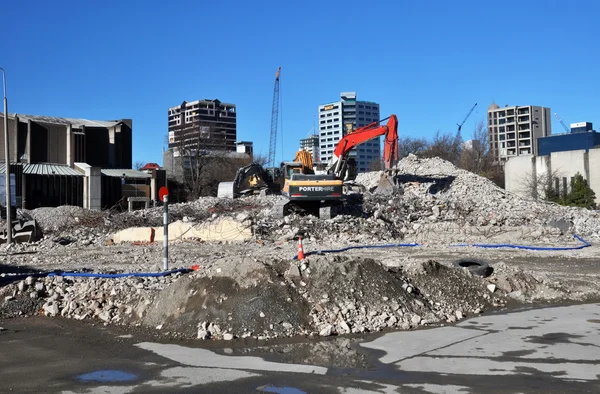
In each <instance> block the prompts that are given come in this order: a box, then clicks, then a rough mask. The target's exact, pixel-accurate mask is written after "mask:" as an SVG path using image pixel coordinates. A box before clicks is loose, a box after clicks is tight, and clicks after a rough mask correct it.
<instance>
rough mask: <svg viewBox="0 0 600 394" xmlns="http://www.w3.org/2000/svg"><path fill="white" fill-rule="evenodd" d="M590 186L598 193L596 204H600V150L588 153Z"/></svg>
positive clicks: (591, 150)
mask: <svg viewBox="0 0 600 394" xmlns="http://www.w3.org/2000/svg"><path fill="white" fill-rule="evenodd" d="M588 164H589V165H588V168H589V179H588V184H589V185H590V188H592V190H593V191H594V192H596V203H598V204H600V149H590V150H589V151H588Z"/></svg>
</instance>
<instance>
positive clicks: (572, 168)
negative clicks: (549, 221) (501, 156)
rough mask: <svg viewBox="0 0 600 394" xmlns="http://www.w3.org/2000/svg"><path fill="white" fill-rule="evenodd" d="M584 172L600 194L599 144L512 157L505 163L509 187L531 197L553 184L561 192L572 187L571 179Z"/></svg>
mask: <svg viewBox="0 0 600 394" xmlns="http://www.w3.org/2000/svg"><path fill="white" fill-rule="evenodd" d="M577 173H579V174H581V175H582V176H583V178H584V179H585V180H586V181H587V183H588V185H589V187H590V188H591V189H592V190H593V191H594V192H595V193H596V196H600V148H594V149H580V150H569V151H561V152H552V153H550V154H549V155H546V156H534V155H529V156H525V155H523V156H519V157H512V158H510V159H509V160H508V161H507V162H506V164H505V166H504V180H505V182H504V183H505V188H506V190H507V191H509V192H512V193H516V194H519V195H522V196H524V197H532V195H531V194H532V192H534V191H533V190H532V185H534V186H535V188H536V189H537V190H535V194H536V195H537V196H539V197H541V196H544V193H545V190H544V189H545V188H546V187H548V186H549V187H551V188H552V189H553V190H554V191H555V192H556V193H558V194H559V195H563V196H564V195H566V194H567V193H568V192H569V191H570V187H571V180H572V179H573V177H574V176H575V175H576V174H577Z"/></svg>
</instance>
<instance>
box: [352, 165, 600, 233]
mask: <svg viewBox="0 0 600 394" xmlns="http://www.w3.org/2000/svg"><path fill="white" fill-rule="evenodd" d="M394 173H395V177H396V178H397V179H398V180H399V183H400V190H399V192H398V193H397V194H394V195H392V196H370V197H369V198H366V201H367V205H368V207H367V209H369V208H370V209H371V210H373V212H374V216H377V217H379V218H381V219H383V220H387V221H392V222H395V223H396V227H399V228H400V231H402V232H404V233H409V234H410V233H418V232H424V231H429V230H443V231H455V232H457V233H460V234H463V235H465V234H466V235H469V233H471V232H473V231H472V230H474V228H478V230H475V231H476V232H479V233H481V231H485V230H487V231H488V232H499V231H500V230H498V229H501V228H521V229H523V233H524V235H526V236H529V238H541V237H542V236H545V235H551V236H558V235H561V234H573V233H576V234H579V235H582V236H587V237H600V216H599V215H598V213H597V212H594V211H591V210H588V209H584V208H575V207H565V206H560V205H557V204H554V203H549V202H545V201H540V200H533V199H531V198H529V199H528V198H523V197H520V196H518V195H516V194H512V193H509V192H507V191H505V190H504V189H502V188H500V187H498V186H496V185H495V184H494V183H493V182H492V181H490V180H488V179H486V178H484V177H481V176H478V175H476V174H473V173H472V172H469V171H466V170H462V169H459V168H457V167H456V166H454V165H453V164H451V163H450V162H447V161H445V160H442V159H440V158H431V159H420V158H417V157H416V156H414V155H409V156H408V157H406V158H405V159H403V160H401V161H400V162H398V164H397V165H396V167H395V168H394ZM380 175H381V172H368V173H363V174H358V176H357V179H356V182H357V183H359V184H362V185H363V186H365V187H366V188H367V189H368V190H374V189H375V187H376V185H377V183H378V182H379V177H380Z"/></svg>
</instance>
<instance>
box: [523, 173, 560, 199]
mask: <svg viewBox="0 0 600 394" xmlns="http://www.w3.org/2000/svg"><path fill="white" fill-rule="evenodd" d="M560 178H562V176H561V173H560V172H559V171H558V170H554V171H552V172H551V173H550V172H543V173H541V174H537V173H536V174H535V175H534V174H533V173H531V172H527V173H525V176H524V177H523V178H522V179H521V182H520V183H521V189H522V191H523V193H524V194H525V195H527V196H528V197H532V198H534V199H536V200H538V199H541V200H546V201H553V202H557V201H558V200H559V197H560V196H559V194H558V191H557V190H556V189H555V187H554V180H555V179H560Z"/></svg>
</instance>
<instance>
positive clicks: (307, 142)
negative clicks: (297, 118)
mask: <svg viewBox="0 0 600 394" xmlns="http://www.w3.org/2000/svg"><path fill="white" fill-rule="evenodd" d="M300 149H303V150H306V151H308V152H310V154H311V155H312V159H313V163H316V162H319V161H321V157H320V154H319V152H320V150H319V135H318V134H311V135H310V136H308V137H307V138H303V139H301V140H300Z"/></svg>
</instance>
